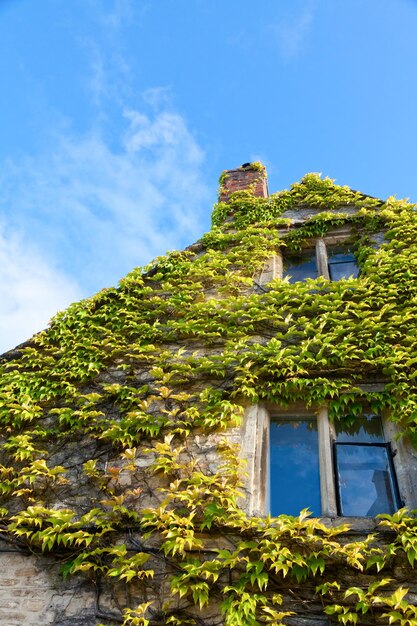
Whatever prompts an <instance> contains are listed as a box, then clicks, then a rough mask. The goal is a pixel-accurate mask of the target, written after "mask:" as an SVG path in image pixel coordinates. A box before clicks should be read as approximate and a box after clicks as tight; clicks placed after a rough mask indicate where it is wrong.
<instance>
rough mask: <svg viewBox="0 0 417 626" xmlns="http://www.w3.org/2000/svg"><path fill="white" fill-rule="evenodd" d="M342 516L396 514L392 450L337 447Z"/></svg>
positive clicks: (352, 446)
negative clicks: (389, 455)
mask: <svg viewBox="0 0 417 626" xmlns="http://www.w3.org/2000/svg"><path fill="white" fill-rule="evenodd" d="M337 466H338V473H339V495H340V508H341V511H340V514H341V515H348V516H349V515H358V516H371V517H373V516H375V515H378V514H379V513H393V512H394V511H395V510H396V506H395V497H394V489H393V485H392V480H391V468H390V463H389V459H388V450H387V448H386V446H385V445H382V446H377V445H375V446H372V445H370V446H364V445H357V444H351V445H347V444H339V445H338V446H337Z"/></svg>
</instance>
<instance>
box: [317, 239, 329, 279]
mask: <svg viewBox="0 0 417 626" xmlns="http://www.w3.org/2000/svg"><path fill="white" fill-rule="evenodd" d="M316 258H317V269H318V272H319V276H323V277H324V278H326V279H327V280H330V275H329V268H328V265H327V250H326V244H325V243H324V239H322V237H320V238H319V239H317V241H316Z"/></svg>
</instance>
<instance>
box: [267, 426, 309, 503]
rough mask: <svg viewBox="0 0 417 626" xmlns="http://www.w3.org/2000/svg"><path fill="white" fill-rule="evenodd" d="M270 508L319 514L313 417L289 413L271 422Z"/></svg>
mask: <svg viewBox="0 0 417 626" xmlns="http://www.w3.org/2000/svg"><path fill="white" fill-rule="evenodd" d="M269 440H270V453H269V459H270V470H269V473H270V510H271V513H272V515H279V513H286V514H288V515H298V514H299V512H300V511H301V509H304V508H307V507H308V508H309V509H310V511H311V512H312V513H313V514H314V515H321V499H320V467H319V440H318V431H317V420H316V419H315V418H314V417H300V416H288V417H285V418H284V419H279V420H274V421H272V422H271V426H270V433H269Z"/></svg>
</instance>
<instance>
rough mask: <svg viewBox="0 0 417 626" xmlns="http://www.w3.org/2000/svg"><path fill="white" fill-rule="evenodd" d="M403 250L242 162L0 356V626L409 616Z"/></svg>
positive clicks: (313, 194) (413, 223) (371, 203)
mask: <svg viewBox="0 0 417 626" xmlns="http://www.w3.org/2000/svg"><path fill="white" fill-rule="evenodd" d="M416 241H417V216H416V212H415V207H414V205H411V204H409V203H407V202H404V201H398V200H395V199H393V198H391V199H388V200H387V201H385V202H384V201H381V200H378V199H376V198H372V197H370V196H366V195H364V194H362V193H360V192H356V191H353V190H351V189H349V188H347V187H340V186H337V185H335V184H334V182H333V181H331V180H330V179H322V178H321V177H320V176H318V175H316V174H308V175H306V176H305V177H304V178H303V179H302V180H301V181H300V182H299V183H296V184H294V185H292V187H291V188H290V190H284V191H282V192H279V193H277V194H272V195H269V194H268V186H267V182H266V172H265V168H264V167H263V166H262V165H261V164H259V163H247V164H244V165H243V166H241V167H240V168H237V169H235V170H228V171H226V172H224V173H223V174H222V176H221V178H220V195H219V203H218V204H217V205H216V206H215V207H214V210H213V226H212V229H211V231H210V232H208V233H206V234H205V235H203V237H202V238H201V239H200V240H199V241H198V242H197V243H196V244H193V245H192V246H190V247H189V248H187V249H186V250H184V251H179V252H173V253H170V254H168V255H167V256H166V257H161V258H159V259H156V260H155V261H154V262H153V263H152V264H151V265H150V266H148V267H146V268H143V269H142V268H137V269H135V270H133V271H132V272H131V273H130V274H129V275H127V276H126V277H125V278H124V279H122V280H121V281H120V284H119V286H118V287H117V288H110V289H107V290H104V291H102V292H100V293H99V294H97V295H96V296H94V297H93V298H91V299H89V300H85V301H82V302H80V303H77V304H75V305H73V306H71V307H70V308H69V309H67V310H66V311H64V312H63V313H61V314H59V315H57V316H56V318H55V319H54V320H53V322H52V324H51V326H50V328H48V329H47V330H46V331H44V332H42V333H40V334H39V335H36V336H35V337H34V338H32V339H31V340H30V341H28V342H27V343H26V344H23V345H22V346H19V347H18V348H16V350H14V351H11V352H9V353H6V354H5V355H3V357H2V372H1V378H2V384H1V387H0V398H1V404H0V411H1V420H2V446H1V458H0V463H1V465H0V472H1V476H0V480H1V482H0V493H1V495H2V502H1V507H2V509H1V514H2V535H1V538H0V540H1V542H2V544H1V546H0V547H1V553H0V563H2V564H3V567H2V568H1V572H0V624H7V625H8V626H16V625H18V624H19V625H20V626H34V625H35V624H36V625H39V624H42V625H44V626H98V625H99V624H105V625H106V626H111V625H113V624H123V625H124V626H134V625H139V624H141V625H144V626H146V625H147V624H148V625H150V626H158V625H160V624H173V625H180V624H184V625H185V624H191V625H196V626H201V625H204V626H216V625H219V626H220V624H225V625H226V626H257V625H258V624H259V625H261V624H268V625H270V626H274V625H275V626H277V625H279V624H285V625H288V626H316V625H324V624H364V625H375V624H381V625H384V624H398V625H399V626H417V607H416V599H417V595H416V594H417V582H416V577H415V571H414V564H415V559H416V555H417V523H416V518H415V514H414V513H413V510H414V509H415V508H417V456H416V454H417V453H416V452H415V447H414V446H415V444H416V443H417V435H416V418H417V411H416V406H417V404H416V388H417V383H416V379H417V371H416V367H415V365H416V363H417V350H416V347H417V323H416V322H417V312H416V304H417V283H416V277H417V245H416Z"/></svg>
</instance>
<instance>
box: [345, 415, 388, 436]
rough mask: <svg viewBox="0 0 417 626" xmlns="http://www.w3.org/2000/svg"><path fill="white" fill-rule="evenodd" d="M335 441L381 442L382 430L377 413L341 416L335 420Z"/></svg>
mask: <svg viewBox="0 0 417 626" xmlns="http://www.w3.org/2000/svg"><path fill="white" fill-rule="evenodd" d="M335 429H336V438H337V441H340V442H344V441H349V442H355V441H356V442H358V443H383V442H384V441H385V439H384V431H383V429H382V422H381V418H380V417H379V415H372V414H371V413H370V414H366V413H365V414H363V415H359V416H357V417H352V418H350V417H346V418H341V419H339V420H337V421H336V422H335Z"/></svg>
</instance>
